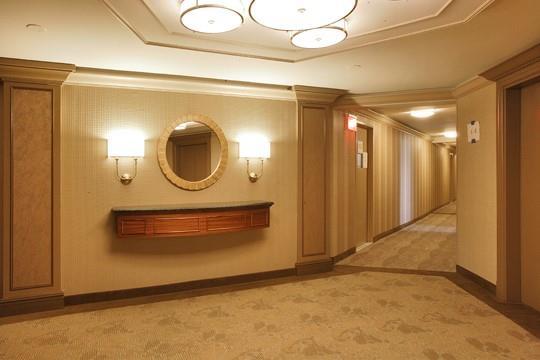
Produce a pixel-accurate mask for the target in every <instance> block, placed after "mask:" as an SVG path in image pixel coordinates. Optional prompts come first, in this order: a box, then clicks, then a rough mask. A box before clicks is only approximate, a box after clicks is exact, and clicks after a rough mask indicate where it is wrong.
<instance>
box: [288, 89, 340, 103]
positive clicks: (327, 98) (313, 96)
mask: <svg viewBox="0 0 540 360" xmlns="http://www.w3.org/2000/svg"><path fill="white" fill-rule="evenodd" d="M293 91H294V94H295V97H296V100H297V101H302V102H308V103H318V104H333V103H334V102H335V101H336V99H337V98H338V97H340V96H342V95H344V94H346V93H347V91H346V90H341V89H331V88H321V87H313V86H303V85H294V86H293Z"/></svg>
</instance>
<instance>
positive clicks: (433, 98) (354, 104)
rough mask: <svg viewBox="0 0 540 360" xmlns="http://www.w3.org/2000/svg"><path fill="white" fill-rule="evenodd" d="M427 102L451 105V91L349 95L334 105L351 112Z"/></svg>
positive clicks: (443, 89) (446, 89)
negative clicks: (360, 109) (359, 109)
mask: <svg viewBox="0 0 540 360" xmlns="http://www.w3.org/2000/svg"><path fill="white" fill-rule="evenodd" d="M426 101H429V102H440V103H443V104H445V103H449V102H451V103H453V102H454V96H453V94H452V89H449V88H442V89H426V90H411V91H393V92H383V93H372V94H350V95H345V96H342V97H341V98H340V99H338V101H337V102H336V104H335V108H336V109H340V110H351V109H357V108H363V107H370V106H384V105H408V104H410V105H414V104H418V103H421V104H425V102H426Z"/></svg>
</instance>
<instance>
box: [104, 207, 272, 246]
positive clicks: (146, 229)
mask: <svg viewBox="0 0 540 360" xmlns="http://www.w3.org/2000/svg"><path fill="white" fill-rule="evenodd" d="M273 204H274V203H273V202H270V201H246V202H229V203H209V204H188V205H166V206H133V207H115V208H113V209H112V212H113V213H114V214H115V217H116V233H117V236H118V237H120V238H128V237H181V236H201V235H210V234H221V233H227V232H236V231H244V230H250V229H260V228H266V227H269V226H270V207H271V206H272V205H273Z"/></svg>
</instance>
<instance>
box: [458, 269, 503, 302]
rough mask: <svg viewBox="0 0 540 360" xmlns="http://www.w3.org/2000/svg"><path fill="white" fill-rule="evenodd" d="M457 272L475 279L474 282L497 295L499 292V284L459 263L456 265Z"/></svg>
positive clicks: (472, 279)
mask: <svg viewBox="0 0 540 360" xmlns="http://www.w3.org/2000/svg"><path fill="white" fill-rule="evenodd" d="M456 272H457V273H458V274H460V275H462V276H464V277H466V278H467V279H469V280H471V281H473V282H474V283H476V284H478V285H480V286H481V287H483V288H484V289H486V290H487V291H489V292H490V293H491V294H492V295H494V296H495V294H496V293H497V286H496V285H495V284H493V283H491V282H490V281H488V280H486V279H484V278H483V277H481V276H480V275H477V274H475V273H473V272H472V271H470V270H467V269H465V268H464V267H462V266H459V265H456Z"/></svg>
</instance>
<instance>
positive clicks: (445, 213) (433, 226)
mask: <svg viewBox="0 0 540 360" xmlns="http://www.w3.org/2000/svg"><path fill="white" fill-rule="evenodd" d="M456 251H457V249H456V205H455V203H451V204H449V205H447V206H445V207H442V208H440V209H438V210H437V211H435V212H433V213H432V214H429V215H428V216H426V217H425V218H423V219H421V220H419V221H418V222H416V223H414V224H412V225H409V226H407V227H406V228H404V229H402V230H400V231H398V232H396V233H394V234H391V235H389V236H387V237H385V238H383V239H381V240H379V241H377V242H375V243H374V244H373V245H371V246H368V247H364V248H363V249H362V250H360V251H358V252H357V253H356V254H354V255H352V256H350V257H348V258H346V259H344V260H343V261H341V262H340V263H339V265H350V266H362V267H377V268H392V269H407V270H429V271H446V272H454V271H456Z"/></svg>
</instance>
